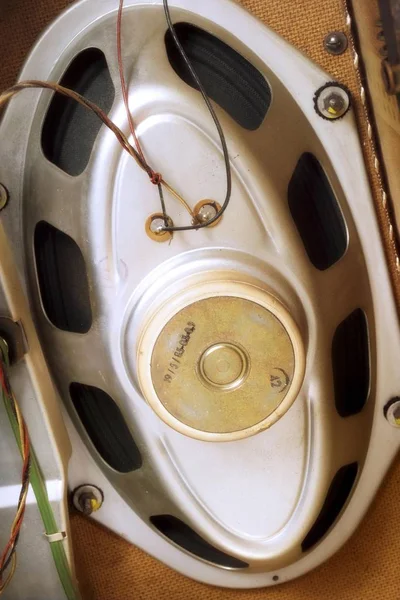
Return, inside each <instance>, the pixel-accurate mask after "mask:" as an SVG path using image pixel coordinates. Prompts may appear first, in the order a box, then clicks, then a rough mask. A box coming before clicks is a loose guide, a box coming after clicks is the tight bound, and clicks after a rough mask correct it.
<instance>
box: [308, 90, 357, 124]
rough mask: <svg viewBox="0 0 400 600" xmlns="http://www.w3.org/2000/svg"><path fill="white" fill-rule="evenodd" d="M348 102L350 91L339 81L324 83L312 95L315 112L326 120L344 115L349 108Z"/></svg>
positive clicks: (333, 119) (332, 119)
mask: <svg viewBox="0 0 400 600" xmlns="http://www.w3.org/2000/svg"><path fill="white" fill-rule="evenodd" d="M350 103H351V101H350V92H349V90H348V89H347V88H346V87H345V86H344V85H342V84H340V83H335V82H329V83H326V84H325V85H323V86H322V87H320V88H319V89H318V90H317V91H316V93H315V95H314V108H315V110H316V112H317V114H318V115H319V116H320V117H322V118H323V119H327V120H328V121H335V120H336V119H341V118H342V117H344V115H345V114H346V113H347V111H348V110H349V108H350Z"/></svg>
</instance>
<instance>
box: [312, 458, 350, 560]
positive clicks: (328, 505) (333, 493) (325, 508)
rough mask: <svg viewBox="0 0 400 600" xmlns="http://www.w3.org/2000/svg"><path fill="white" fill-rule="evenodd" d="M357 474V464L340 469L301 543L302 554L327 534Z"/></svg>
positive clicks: (342, 506) (343, 504)
mask: <svg viewBox="0 0 400 600" xmlns="http://www.w3.org/2000/svg"><path fill="white" fill-rule="evenodd" d="M357 474H358V463H356V462H353V463H350V464H348V465H345V466H343V467H341V468H340V469H339V470H338V472H337V473H336V475H335V477H334V478H333V479H332V483H331V485H330V486H329V490H328V493H327V495H326V498H325V501H324V503H323V505H322V508H321V511H320V513H319V515H318V517H317V518H316V520H315V522H314V525H313V526H312V527H311V529H310V531H309V532H308V533H307V535H306V537H305V538H304V540H303V541H302V543H301V549H302V551H303V552H307V551H308V550H311V548H313V547H314V546H315V545H316V544H317V543H318V542H320V541H321V540H322V538H323V537H325V535H326V534H327V533H328V531H329V530H330V528H331V527H332V525H333V524H334V523H335V521H336V519H337V518H338V517H339V515H340V513H341V512H342V510H343V508H344V506H345V504H346V502H347V500H348V498H349V496H350V494H351V492H352V490H353V488H354V484H355V481H356V478H357Z"/></svg>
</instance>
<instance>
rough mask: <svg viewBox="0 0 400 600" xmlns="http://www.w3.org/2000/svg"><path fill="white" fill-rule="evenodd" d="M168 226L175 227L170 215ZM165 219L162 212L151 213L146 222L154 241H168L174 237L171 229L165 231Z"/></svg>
mask: <svg viewBox="0 0 400 600" xmlns="http://www.w3.org/2000/svg"><path fill="white" fill-rule="evenodd" d="M167 225H168V227H173V225H174V224H173V222H172V219H170V217H167ZM164 227H165V219H164V215H163V214H162V213H155V214H153V215H150V217H149V218H148V219H147V221H146V224H145V230H146V233H147V235H148V236H149V238H150V239H152V240H153V241H154V242H168V241H169V240H171V238H172V232H171V231H165V230H164Z"/></svg>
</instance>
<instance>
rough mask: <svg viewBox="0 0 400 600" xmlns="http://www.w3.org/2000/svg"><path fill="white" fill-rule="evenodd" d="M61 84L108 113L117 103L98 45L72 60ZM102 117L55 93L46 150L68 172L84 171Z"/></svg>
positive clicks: (44, 144) (48, 116)
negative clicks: (115, 102)
mask: <svg viewBox="0 0 400 600" xmlns="http://www.w3.org/2000/svg"><path fill="white" fill-rule="evenodd" d="M60 84H61V85H63V86H64V87H67V88H70V89H73V90H74V91H76V92H78V93H79V94H81V95H82V96H85V98H87V99H88V100H91V101H92V102H95V104H97V105H98V106H100V108H101V109H102V110H103V111H104V112H105V113H106V114H108V113H109V112H110V110H111V107H112V105H113V103H114V98H115V88H114V84H113V82H112V79H111V76H110V72H109V69H108V66H107V61H106V58H105V56H104V54H103V52H102V51H101V50H99V49H98V48H87V49H86V50H83V51H82V52H80V53H79V54H78V55H77V56H75V58H74V59H73V60H72V62H71V63H70V65H69V67H68V68H67V70H66V71H65V73H64V75H63V77H62V78H61V81H60ZM101 126H102V122H101V120H100V119H99V118H98V117H97V116H96V115H95V114H94V113H92V112H91V111H90V110H88V109H87V108H85V107H84V106H81V105H80V104H78V103H77V102H76V101H75V100H73V99H72V98H67V97H66V96H62V95H61V94H54V95H53V98H52V100H51V103H50V106H49V108H48V110H47V114H46V117H45V119H44V122H43V127H42V137H41V143H42V150H43V154H44V155H45V157H46V158H47V160H49V161H50V162H51V163H53V164H54V165H56V166H57V167H59V168H60V169H61V170H62V171H64V172H65V173H68V175H72V176H77V175H81V174H82V173H83V172H84V170H85V169H86V167H87V165H88V163H89V160H90V156H91V153H92V149H93V146H94V144H95V141H96V138H97V136H98V134H99V131H100V129H101Z"/></svg>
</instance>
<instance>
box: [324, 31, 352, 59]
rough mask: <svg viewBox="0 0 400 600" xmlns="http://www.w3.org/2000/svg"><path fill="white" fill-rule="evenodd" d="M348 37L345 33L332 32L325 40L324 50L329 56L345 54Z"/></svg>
mask: <svg viewBox="0 0 400 600" xmlns="http://www.w3.org/2000/svg"><path fill="white" fill-rule="evenodd" d="M347 45H348V42H347V36H346V35H345V34H344V33H343V31H331V32H330V33H328V35H327V36H326V37H325V39H324V48H325V50H326V51H327V52H329V54H335V55H336V56H337V55H339V54H343V52H345V51H346V49H347Z"/></svg>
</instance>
